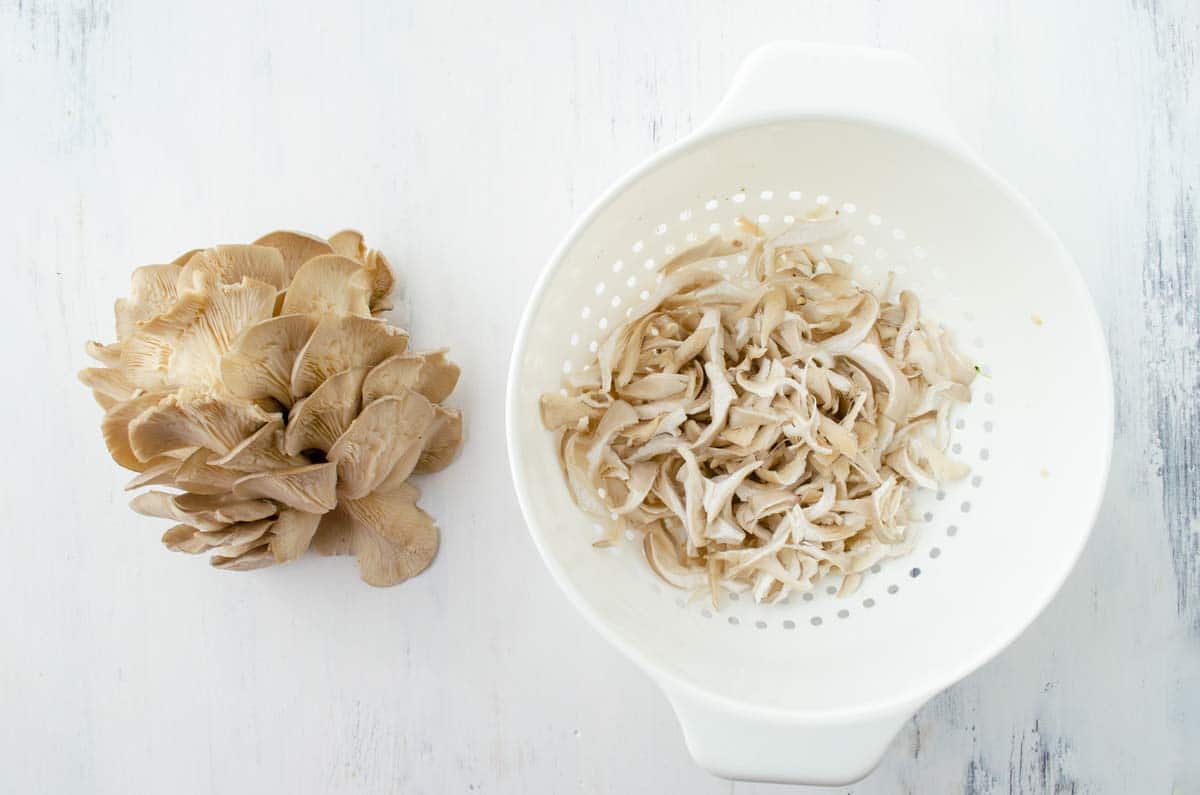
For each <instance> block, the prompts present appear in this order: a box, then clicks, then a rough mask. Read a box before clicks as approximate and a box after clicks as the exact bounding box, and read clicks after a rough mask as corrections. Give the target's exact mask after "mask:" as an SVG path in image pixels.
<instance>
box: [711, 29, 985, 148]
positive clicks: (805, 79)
mask: <svg viewBox="0 0 1200 795" xmlns="http://www.w3.org/2000/svg"><path fill="white" fill-rule="evenodd" d="M796 116H849V117H853V118H859V119H864V120H866V121H875V122H879V123H882V124H888V125H892V126H895V127H900V128H903V129H906V130H910V131H912V132H916V133H920V134H924V135H926V136H928V137H931V138H935V139H937V140H939V142H941V143H944V144H948V145H950V146H952V147H954V148H956V149H960V150H966V146H965V144H964V143H963V140H962V137H961V136H960V135H959V134H958V133H957V132H956V131H955V129H954V125H953V124H952V123H951V122H950V119H949V117H947V116H946V114H945V112H944V111H943V110H942V103H941V101H940V100H939V99H938V96H937V94H936V92H935V91H934V90H933V85H932V83H931V81H930V79H929V76H928V74H926V72H925V70H924V68H923V67H922V66H921V64H919V63H918V62H917V61H916V59H914V58H913V57H912V56H910V55H906V54H904V53H900V52H895V51H892V50H877V49H873V48H870V47H848V46H842V45H836V44H810V43H805V42H796V41H780V42H775V43H773V44H767V45H765V46H763V47H759V48H758V49H757V50H755V51H754V52H752V53H750V55H749V56H748V57H747V58H746V60H745V61H743V62H742V65H741V67H740V68H739V69H738V71H737V74H736V75H734V78H733V82H732V83H731V84H730V86H729V89H728V91H726V92H725V97H724V98H723V99H722V100H721V103H720V104H719V105H718V106H717V109H716V110H715V111H713V114H712V116H710V117H709V119H708V120H707V121H706V122H705V123H704V124H703V125H702V127H701V130H700V132H702V133H704V132H711V131H717V130H724V129H729V128H733V127H741V126H745V125H747V124H753V123H756V122H762V121H771V120H776V119H782V118H794V117H796Z"/></svg>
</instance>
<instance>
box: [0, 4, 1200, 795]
mask: <svg viewBox="0 0 1200 795" xmlns="http://www.w3.org/2000/svg"><path fill="white" fill-rule="evenodd" d="M333 5H335V4H316V3H314V4H313V5H312V6H310V7H301V6H298V5H296V4H292V3H285V2H282V0H281V1H280V2H263V1H261V0H260V1H256V2H241V3H229V4H216V3H209V2H199V1H193V2H171V3H151V2H142V3H128V4H126V3H111V4H110V3H109V2H108V1H107V0H92V1H91V2H89V1H88V0H65V1H64V2H58V3H51V2H46V0H0V184H2V185H3V189H2V190H0V232H2V234H0V241H3V246H4V248H3V254H2V255H0V262H2V264H0V273H2V274H3V277H4V282H3V287H2V289H0V310H2V312H0V328H2V330H3V336H0V351H3V354H4V369H3V371H2V372H3V375H2V376H0V382H3V384H4V388H3V390H2V392H0V409H2V411H0V416H3V417H4V421H5V428H6V431H5V433H6V436H7V439H8V444H6V445H5V451H4V452H5V455H4V457H3V459H2V462H0V474H2V475H3V478H2V479H0V483H2V484H3V485H2V486H0V542H2V543H0V550H2V554H3V560H2V562H0V604H2V605H3V606H2V607H0V716H2V720H0V791H3V792H13V793H31V792H53V793H76V792H79V793H82V792H99V793H127V792H160V791H172V792H180V793H190V792H198V793H201V792H222V793H225V792H252V791H258V792H282V791H288V792H296V793H310V792H311V793H323V792H414V793H417V792H429V793H442V792H464V791H481V792H519V793H533V792H537V793H540V792H620V793H640V792H645V793H663V792H688V793H711V792H736V793H768V792H781V791H783V789H782V788H775V787H772V786H764V785H752V784H731V783H729V782H724V781H720V780H718V779H715V778H712V777H710V776H708V775H707V774H705V773H703V772H702V771H700V770H698V769H696V768H695V767H694V766H693V765H692V764H691V763H690V760H689V758H688V756H687V753H686V750H685V748H684V745H683V741H682V738H681V736H680V733H679V731H678V728H677V726H676V723H675V720H674V717H673V715H672V713H671V711H670V709H669V707H668V705H667V704H666V702H665V701H664V699H663V697H662V696H661V695H660V694H659V692H658V691H657V690H656V689H655V688H654V686H652V685H651V684H650V682H649V681H648V680H647V679H646V678H645V677H644V676H643V675H642V674H640V673H639V672H638V671H637V670H636V669H634V668H633V666H632V665H631V664H629V663H628V662H627V661H626V660H625V659H624V658H622V657H620V656H619V655H618V654H617V653H616V652H615V651H614V650H613V649H611V648H609V647H608V646H607V645H606V644H605V643H604V642H603V641H601V640H600V638H599V637H598V636H597V635H596V634H595V633H594V632H593V631H592V630H590V629H589V628H588V627H587V626H586V625H585V624H584V622H583V621H582V620H581V619H580V618H579V617H577V615H576V614H575V613H574V612H573V610H572V609H571V607H570V606H569V605H568V604H566V602H565V601H564V600H563V599H562V598H560V595H559V593H558V591H557V590H556V588H555V586H554V585H553V583H552V582H551V580H550V578H549V576H548V575H547V574H546V573H545V572H544V570H543V569H542V566H541V563H540V561H539V559H538V557H537V555H536V552H535V551H534V549H533V546H532V544H531V543H530V542H529V540H528V537H527V535H526V532H525V529H524V527H523V524H522V520H521V517H520V515H519V512H518V510H517V506H516V502H515V499H514V497H513V494H512V491H511V488H510V484H509V480H508V475H507V469H506V464H505V458H504V448H503V429H502V417H501V390H502V385H503V381H504V376H505V369H506V364H507V357H508V350H509V346H510V343H511V340H512V336H513V332H514V327H515V324H516V321H517V318H518V315H519V313H520V311H521V308H522V306H523V303H524V300H525V297H526V295H527V292H528V290H529V288H530V287H531V285H532V282H533V280H534V277H535V275H536V273H537V272H538V270H539V268H540V267H541V265H542V263H543V262H544V260H545V257H546V256H547V254H548V253H549V251H550V250H551V248H552V247H553V245H554V243H555V242H556V241H557V239H558V237H559V236H560V235H561V234H562V232H563V231H564V230H565V228H566V227H567V225H568V224H569V223H570V221H571V220H572V219H573V218H574V217H575V215H576V214H577V213H578V212H579V211H580V210H581V209H582V208H583V207H584V206H586V204H587V203H588V202H589V201H590V200H591V199H592V198H593V197H594V196H595V195H596V194H597V193H598V192H599V191H600V190H601V189H602V188H603V187H604V186H605V185H606V184H607V183H608V182H609V181H610V180H611V179H613V178H614V177H615V176H617V175H618V174H620V173H621V172H622V171H624V170H625V169H626V168H627V167H629V166H632V165H633V164H635V163H637V162H638V161H639V160H641V159H642V158H644V157H645V156H646V155H648V154H650V153H651V152H653V151H655V150H656V149H658V148H659V147H661V146H663V145H664V144H666V143H668V142H670V141H672V140H674V139H676V138H678V137H680V136H682V135H683V134H685V133H686V132H687V131H688V130H690V129H691V128H692V127H693V126H694V125H695V124H696V123H697V122H698V121H699V120H700V119H702V118H703V117H704V116H705V114H706V113H708V111H709V110H710V109H711V108H712V107H713V106H714V104H715V103H716V101H717V100H718V98H719V97H720V95H721V92H722V91H723V89H724V87H725V85H726V83H727V81H728V80H729V78H730V76H731V74H732V72H733V70H734V69H735V68H736V66H737V64H738V62H739V60H740V59H741V58H742V57H743V56H744V55H745V54H746V53H747V52H748V51H749V50H751V49H752V48H753V47H754V46H756V45H758V44H760V43H762V42H765V41H768V40H771V39H774V38H781V37H788V38H804V39H811V40H828V41H836V42H847V43H863V44H871V45H880V46H888V47H895V48H898V49H904V50H908V51H910V52H913V53H915V54H917V55H918V56H919V57H920V58H921V59H922V60H924V61H925V63H926V64H927V65H928V67H929V68H930V70H931V72H932V74H933V76H934V79H935V80H936V82H937V88H938V90H939V91H940V93H941V95H942V97H943V98H944V100H945V103H946V107H947V109H948V111H949V113H950V115H951V117H952V118H953V119H954V120H955V121H956V123H957V124H958V125H959V126H960V128H961V130H962V131H963V133H964V134H965V136H966V138H967V139H968V140H969V141H970V142H971V144H972V145H973V146H974V147H976V149H977V150H978V151H979V152H980V154H981V155H982V156H983V157H984V159H985V160H987V161H988V162H989V163H990V164H991V165H993V166H994V167H995V168H996V169H997V170H998V171H1000V172H1001V173H1002V174H1004V175H1006V176H1007V177H1008V178H1009V179H1011V180H1012V181H1013V182H1014V183H1015V184H1016V185H1017V186H1018V187H1019V188H1020V189H1022V190H1023V191H1024V192H1025V193H1026V194H1027V195H1028V196H1029V197H1030V198H1031V199H1032V200H1033V202H1034V203H1035V204H1036V205H1038V206H1039V208H1040V209H1041V210H1042V211H1043V212H1044V214H1045V215H1046V216H1047V218H1048V219H1049V220H1050V222H1051V223H1052V224H1053V225H1054V226H1055V227H1056V228H1057V229H1058V231H1059V232H1060V234H1061V235H1062V237H1063V239H1064V240H1065V241H1066V243H1067V245H1068V246H1069V248H1070V249H1071V250H1072V251H1073V252H1074V254H1075V256H1076V257H1077V259H1078V260H1079V262H1080V265H1081V267H1082V268H1083V270H1084V274H1085V276H1086V278H1087V280H1088V282H1089V284H1090V286H1091V288H1092V290H1093V292H1094V294H1095V296H1096V300H1097V303H1098V305H1099V308H1100V312H1101V315H1102V316H1103V318H1104V319H1105V323H1106V327H1107V330H1108V333H1109V335H1110V344H1111V346H1112V355H1113V361H1114V365H1115V372H1116V377H1117V388H1118V395H1117V410H1118V429H1117V438H1116V453H1115V458H1114V464H1113V475H1112V480H1111V483H1110V487H1109V492H1108V498H1107V500H1106V502H1105V506H1104V510H1103V513H1102V517H1101V520H1100V523H1099V525H1098V527H1097V529H1096V533H1095V535H1094V537H1093V540H1092V542H1091V544H1090V546H1089V547H1088V549H1087V552H1086V553H1085V555H1084V558H1083V560H1082V562H1081V564H1080V566H1079V568H1078V570H1077V571H1076V572H1075V574H1074V575H1073V576H1072V577H1071V579H1070V580H1069V582H1068V583H1067V585H1066V587H1065V589H1064V590H1063V592H1062V594H1061V595H1060V596H1059V598H1058V599H1057V600H1056V601H1055V602H1054V603H1053V605H1052V606H1051V607H1050V608H1049V609H1048V611H1047V612H1046V613H1045V614H1044V615H1043V616H1042V617H1041V619H1039V620H1038V621H1037V622H1036V624H1035V625H1034V626H1033V627H1032V629H1031V630H1030V631H1029V632H1028V633H1026V635H1025V636H1024V637H1023V638H1021V639H1020V640H1019V641H1018V642H1017V643H1016V644H1015V645H1014V646H1013V647H1012V648H1010V649H1009V650H1008V651H1006V652H1005V653H1004V654H1003V655H1001V656H1000V657H999V658H998V659H996V660H995V661H994V662H992V663H991V664H990V665H988V666H986V667H985V668H984V669H983V670H981V671H980V672H978V673H977V674H976V675H974V676H972V677H970V678H969V679H968V680H966V681H965V682H962V683H961V684H959V685H958V686H956V687H954V688H952V689H951V690H950V691H949V692H947V693H945V694H943V695H942V696H941V697H939V698H937V699H935V700H934V701H933V702H932V703H931V704H930V705H929V706H927V707H926V708H925V709H924V710H922V712H921V713H920V714H919V715H918V716H917V717H916V718H915V719H914V720H913V721H912V722H911V724H909V725H908V726H907V727H906V729H905V730H904V731H903V732H902V734H901V736H900V737H899V739H898V740H897V742H896V743H895V745H894V746H893V747H892V749H891V750H890V752H889V753H888V755H887V757H886V758H885V760H884V762H883V764H882V766H881V767H880V768H879V769H878V770H877V771H876V772H875V773H874V774H873V775H872V776H871V777H870V778H868V779H867V780H866V781H865V782H863V783H862V784H861V785H858V786H856V787H854V788H852V789H853V791H854V792H856V793H894V792H912V793H933V792H957V791H964V792H968V793H973V794H974V793H993V792H1122V793H1124V792H1130V793H1132V792H1138V793H1142V792H1145V793H1194V792H1200V750H1198V749H1200V409H1198V408H1197V405H1198V404H1197V400H1196V396H1197V387H1198V386H1200V353H1198V343H1197V339H1198V335H1200V322H1198V312H1200V296H1198V295H1197V291H1198V290H1200V266H1198V264H1197V259H1196V257H1197V253H1196V237H1197V221H1198V213H1200V210H1198V206H1200V194H1198V193H1197V191H1198V190H1200V188H1198V187H1197V186H1198V185H1200V62H1198V58H1200V6H1198V5H1197V4H1196V3H1195V2H1192V1H1191V0H1178V1H1177V2H1169V1H1168V0H1162V2H1155V0H1146V2H1140V1H1136V2H1132V3H1129V2H1124V1H1121V2H1118V1H1117V0H1104V1H1103V2H1084V0H1078V1H1077V2H1056V3H1044V2H1037V1H1036V0H1011V1H1010V2H999V1H997V2H971V3H964V2H961V1H960V0H945V1H944V2H925V3H886V4H879V3H860V2H849V1H847V0H837V2H825V3H807V2H798V0H782V1H780V2H770V3H756V4H736V5H734V4H730V5H718V4H715V3H706V4H703V5H702V4H699V3H688V2H676V3H664V2H649V1H648V0H638V1H636V2H635V1H632V0H631V1H630V2H623V3H618V2H609V3H596V4H592V5H571V4H549V3H547V4H539V3H528V4H521V3H493V2H465V1H464V2H457V3H452V2H427V3H417V4H412V5H408V4H396V3H390V2H368V3H360V4H349V3H347V4H336V5H338V6H340V8H339V9H338V10H337V11H333V10H331V9H330V8H326V6H333ZM218 6H223V7H218ZM807 79H819V76H815V77H809V78H807ZM802 89H803V80H802V79H801V78H799V77H798V79H797V90H802ZM346 225H354V226H358V227H360V228H362V229H363V230H364V231H365V232H366V233H367V235H368V237H369V239H370V240H372V241H373V242H374V243H376V244H377V245H380V246H382V247H383V249H384V250H385V251H386V252H387V254H388V255H389V257H391V259H392V261H393V262H394V263H395V264H396V265H397V266H398V269H399V270H400V271H401V272H402V274H403V278H404V279H405V281H406V282H407V291H408V297H409V299H410V301H411V303H412V331H413V336H414V342H415V343H416V344H418V345H422V346H426V347H431V346H437V345H449V346H451V348H452V350H453V354H454V357H455V358H456V359H457V360H458V361H459V362H460V363H461V364H462V366H463V369H464V373H465V378H464V381H463V384H462V386H461V387H460V389H459V391H458V393H457V396H456V398H455V400H456V402H457V404H458V405H460V406H462V407H464V408H465V409H466V411H467V412H468V417H469V423H470V436H471V438H470V440H469V444H468V445H467V447H466V448H465V451H464V453H463V455H462V457H461V459H460V460H459V461H458V463H457V464H456V465H455V466H454V467H453V468H452V469H450V470H448V471H447V472H445V473H444V474H442V475H440V476H437V477H433V478H429V479H427V480H426V481H425V483H424V484H423V487H424V489H425V492H426V495H427V496H426V498H425V504H426V505H427V506H428V507H429V509H430V510H431V512H433V513H434V514H435V515H436V516H437V518H438V520H439V522H440V524H441V527H442V528H443V546H442V550H441V553H440V555H439V557H438V559H437V561H436V563H435V565H434V566H433V568H432V569H431V570H430V571H429V572H427V573H426V574H424V575H422V576H421V577H420V578H418V579H416V580H415V581H413V582H411V583H409V584H407V585H405V586H403V587H400V588H395V589H391V590H382V591H380V590H373V589H370V588H368V587H366V586H364V585H362V584H361V583H360V582H359V581H358V578H357V576H356V573H355V571H354V567H353V563H352V562H351V561H350V560H349V559H321V558H313V559H305V560H304V561H302V562H300V563H299V564H296V565H292V566H288V567H283V568H280V569H278V570H267V571H264V572H256V573H253V574H248V575H236V574H227V573H222V572H215V571H212V570H210V569H209V567H208V566H207V565H205V564H204V563H203V561H201V560H197V559H192V558H187V557H185V556H179V555H174V554H171V553H168V552H167V551H165V550H164V549H162V547H161V546H160V545H159V544H158V540H157V539H158V536H159V534H160V533H161V532H162V530H163V527H162V525H161V523H160V522H157V521H154V520H150V519H145V518H142V517H138V516H136V515H133V514H132V513H130V512H129V511H128V509H127V508H126V507H125V501H126V495H124V494H123V493H122V491H121V485H122V483H123V482H124V480H125V479H126V475H125V474H124V473H123V472H120V471H118V470H117V469H116V467H115V466H114V465H113V464H112V463H111V462H110V461H109V460H108V457H107V456H106V454H105V452H104V449H103V445H102V443H101V440H100V435H99V430H98V422H99V416H100V414H99V410H98V409H97V408H96V406H95V405H93V404H92V402H91V399H90V397H89V396H88V395H87V393H86V391H85V390H84V389H83V388H82V387H80V386H79V385H78V384H77V383H76V382H75V381H74V372H75V371H76V370H77V369H78V368H80V367H83V366H85V364H86V362H85V358H84V356H83V353H82V346H83V342H84V341H85V340H86V339H88V338H93V337H98V338H101V339H107V338H109V337H110V336H111V332H112V326H111V323H112V320H111V313H110V307H111V304H112V300H113V299H114V298H115V297H116V296H117V295H119V294H122V293H123V292H124V290H125V287H126V280H127V274H128V271H129V270H130V269H131V268H132V267H134V266H135V265H140V264H145V263H148V262H157V261H163V260H165V259H167V258H170V257H173V256H174V255H175V254H176V253H178V252H179V251H181V250H183V249H185V248H189V247H192V246H195V245H203V244H208V243H215V242H229V241H242V240H248V239H251V238H252V237H254V236H257V235H258V234H260V233H261V232H263V231H266V230H269V229H272V228H275V227H280V226H284V227H295V228H302V229H311V230H313V231H326V232H328V231H332V230H334V229H337V228H340V227H342V226H346ZM1033 288H1035V286H1033V285H1031V289H1033ZM1083 399H1086V396H1085V397H1084V398H1083ZM1051 410H1053V409H1051ZM1062 497H1063V499H1070V498H1071V495H1069V494H1064V495H1062Z"/></svg>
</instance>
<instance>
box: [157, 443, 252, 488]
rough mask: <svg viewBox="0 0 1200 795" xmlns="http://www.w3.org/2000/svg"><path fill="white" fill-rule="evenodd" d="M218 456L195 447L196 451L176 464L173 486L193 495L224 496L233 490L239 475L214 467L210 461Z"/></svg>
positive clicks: (235, 472) (210, 451) (232, 471)
mask: <svg viewBox="0 0 1200 795" xmlns="http://www.w3.org/2000/svg"><path fill="white" fill-rule="evenodd" d="M217 457H218V456H217V454H216V453H214V452H213V451H212V450H208V449H206V448H203V447H197V448H196V451H195V452H194V453H192V454H191V455H190V456H188V457H187V458H185V459H184V460H183V462H182V463H180V462H178V461H177V462H176V467H175V469H174V470H173V473H172V481H173V484H174V485H175V486H177V487H178V488H181V489H186V490H187V491H190V492H191V493H193V494H224V493H225V492H228V491H232V490H233V483H234V481H236V480H237V479H238V478H239V477H241V473H239V472H237V471H234V470H230V469H226V468H225V467H219V466H215V465H214V464H213V463H212V461H213V460H214V459H216V458H217Z"/></svg>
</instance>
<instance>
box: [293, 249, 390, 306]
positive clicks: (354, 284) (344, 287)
mask: <svg viewBox="0 0 1200 795" xmlns="http://www.w3.org/2000/svg"><path fill="white" fill-rule="evenodd" d="M370 297H371V282H370V278H369V274H368V273H367V271H366V269H365V268H363V266H362V265H361V264H359V263H358V262H356V261H354V260H352V259H350V258H349V257H343V256H342V255H340V254H322V255H321V256H319V257H313V258H312V259H310V260H309V261H308V262H306V263H304V264H303V265H301V266H300V270H298V271H296V275H295V277H294V278H293V279H292V283H291V285H289V286H288V290H287V295H285V296H284V298H283V308H282V310H281V311H282V312H283V314H285V315H288V314H296V313H305V312H306V313H310V314H314V315H360V316H362V317H370V315H371V304H370Z"/></svg>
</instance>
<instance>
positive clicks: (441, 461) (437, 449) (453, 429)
mask: <svg viewBox="0 0 1200 795" xmlns="http://www.w3.org/2000/svg"><path fill="white" fill-rule="evenodd" d="M432 424H433V427H434V430H433V432H432V434H431V435H430V436H429V437H428V439H427V440H426V442H425V449H424V450H422V451H421V457H420V459H419V460H418V461H417V465H416V468H415V469H414V471H415V472H418V473H421V474H428V473H430V472H440V471H442V470H443V469H445V468H446V467H448V466H450V462H451V461H453V460H454V455H455V453H457V452H458V448H459V446H460V445H461V444H462V439H463V425H462V412H461V411H459V410H458V409H447V408H443V407H441V406H435V407H434V419H433V423H432Z"/></svg>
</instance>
